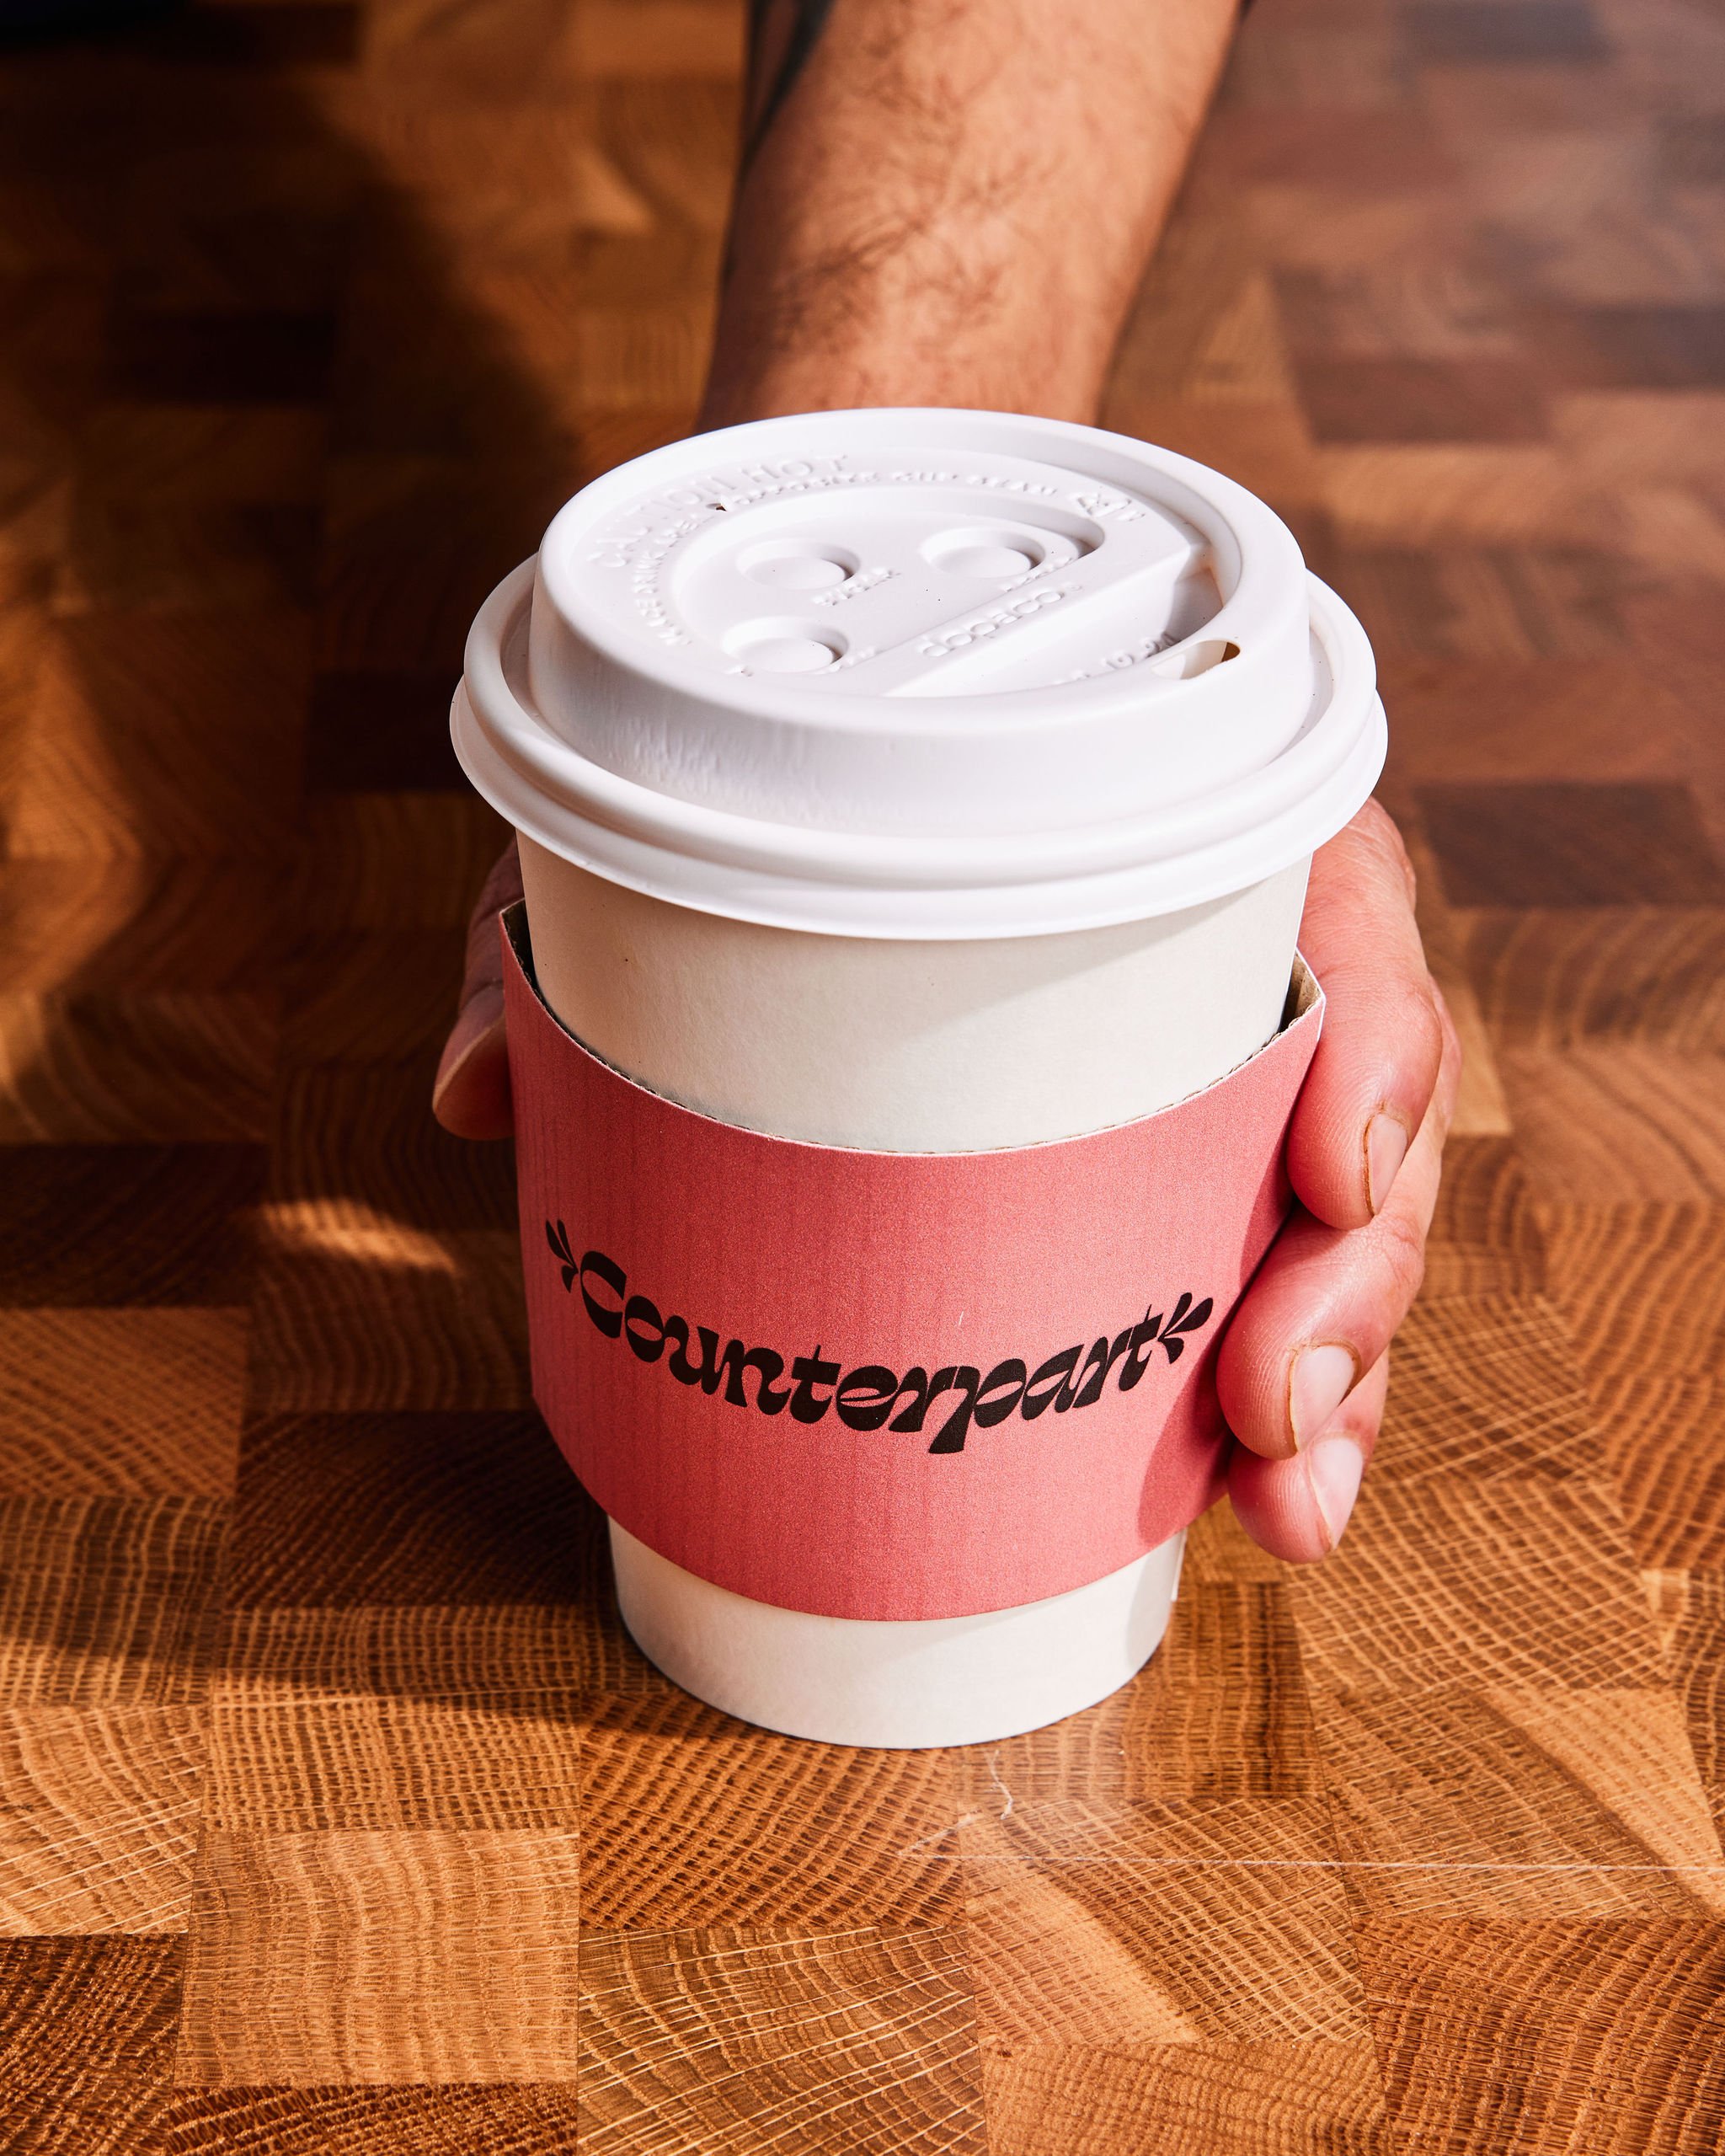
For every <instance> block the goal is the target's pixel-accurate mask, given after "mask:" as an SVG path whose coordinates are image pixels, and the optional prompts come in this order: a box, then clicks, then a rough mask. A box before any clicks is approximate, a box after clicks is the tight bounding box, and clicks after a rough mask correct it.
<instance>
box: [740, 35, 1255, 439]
mask: <svg viewBox="0 0 1725 2156" xmlns="http://www.w3.org/2000/svg"><path fill="white" fill-rule="evenodd" d="M1233 20H1234V6H1233V0H1087V3H1086V4H1084V5H1082V6H1081V7H1080V8H1075V9H1068V10H1064V11H1056V10H1050V9H1047V8H1038V7H1036V6H1034V5H1033V4H1031V0H832V4H831V5H830V7H823V5H822V4H821V0H777V4H775V5H769V6H767V7H766V8H763V9H762V10H761V17H760V19H759V21H758V23H757V31H756V40H755V52H754V56H753V61H752V72H753V80H752V81H751V85H750V124H749V127H748V130H747V136H746V146H747V153H746V156H745V165H744V170H743V177H742V179H741V182H740V188H739V191H738V197H737V201H736V205H735V209H734V221H733V229H732V236H731V246H730V254H729V262H728V265H727V271H726V276H725V282H724V295H723V300H722V304H721V308H720V317H719V324H718V336H717V340H716V345H715V350H714V356H713V373H712V377H711V383H710V386H709V389H708V398H707V402H706V405H705V407H704V409H703V413H702V424H703V425H709V426H713V425H725V424H727V423H729V421H731V420H740V419H745V418H759V417H762V416H766V415H770V414H772V413H776V412H787V411H801V410H813V409H834V408H837V407H842V406H846V405H861V404H968V405H974V406H981V407H987V408H991V409H1000V410H1023V411H1038V412H1042V413H1045V414H1049V415H1055V416H1058V417H1065V418H1071V419H1078V420H1090V419H1092V418H1093V417H1094V415H1095V409H1096V405H1097V399H1098V398H1099V396H1100V393H1101V390H1102V386H1103V377H1104V375H1105V373H1106V371H1107V368H1108V361H1109V357H1110V355H1111V353H1112V351H1113V349H1114V340H1115V338H1116V336H1117V334H1118V333H1119V327H1120V324H1121V321H1122V319H1123V318H1124V313H1125V310H1126V308H1127V307H1128V305H1129V304H1130V301H1131V297H1132V294H1133V292H1134V290H1135V286H1136V285H1137V282H1138V280H1139V277H1140V275H1141V273H1142V270H1143V268H1144V265H1145V262H1146V259H1147V257H1148V254H1149V252H1150V249H1151V247H1152V246H1153V245H1154V243H1155V241H1156V235H1157V233H1159V231H1160V230H1161V227H1162V222H1163V220H1164V218H1165V217H1166V216H1167V210H1168V206H1169V204H1170V203H1171V201H1172V199H1173V195H1174V193H1175V190H1176V189H1177V188H1178V185H1179V180H1180V175H1181V173H1182V171H1183V168H1184V165H1185V163H1186V158H1187V156H1188V152H1189V150H1190V147H1191V144H1192V140H1193V137H1194V135H1195V133H1196V131H1197V129H1198V127H1199V124H1200V122H1201V120H1202V119H1203V116H1204V109H1205V106H1206V105H1207V104H1208V102H1209V99H1210V92H1211V89H1212V88H1213V87H1214V84H1215V77H1216V74H1217V72H1218V71H1219V69H1220V65H1221V62H1222V57H1223V55H1224V53H1225V51H1226V45H1227V41H1228V37H1229V35H1230V32H1231V28H1232V24H1233Z"/></svg>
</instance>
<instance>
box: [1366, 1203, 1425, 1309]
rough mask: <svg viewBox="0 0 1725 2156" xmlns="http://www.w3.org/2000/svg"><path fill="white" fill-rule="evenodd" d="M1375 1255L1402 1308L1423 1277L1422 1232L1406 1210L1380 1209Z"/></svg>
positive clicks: (1423, 1251) (1423, 1236) (1421, 1282)
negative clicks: (1376, 1254)
mask: <svg viewBox="0 0 1725 2156" xmlns="http://www.w3.org/2000/svg"><path fill="white" fill-rule="evenodd" d="M1375 1227H1376V1228H1377V1231H1378V1255H1379V1257H1380V1259H1381V1261H1382V1264H1383V1267H1384V1271H1385V1274H1386V1277H1387V1279H1388V1281H1389V1283H1390V1286H1391V1288H1392V1289H1393V1291H1394V1292H1395V1295H1396V1297H1397V1301H1398V1303H1399V1304H1400V1306H1401V1308H1402V1309H1406V1308H1407V1305H1408V1304H1409V1303H1412V1302H1413V1298H1414V1297H1415V1296H1416V1295H1418V1292H1419V1291H1420V1287H1421V1286H1422V1284H1423V1281H1424V1279H1425V1233H1424V1231H1423V1228H1421V1226H1420V1224H1419V1222H1418V1221H1417V1220H1416V1219H1414V1218H1413V1217H1412V1216H1411V1215H1410V1214H1408V1213H1407V1212H1402V1211H1400V1210H1397V1209H1394V1208H1392V1209H1391V1211H1389V1212H1383V1213H1380V1214H1379V1216H1378V1217H1377V1220H1376V1222H1375Z"/></svg>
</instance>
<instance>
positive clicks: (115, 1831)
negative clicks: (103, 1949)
mask: <svg viewBox="0 0 1725 2156" xmlns="http://www.w3.org/2000/svg"><path fill="white" fill-rule="evenodd" d="M202 1756H203V1744H202V1731H201V1728H200V1722H199V1718H198V1716H197V1714H196V1711H195V1709H190V1708H185V1707H115V1708H100V1707H96V1708H83V1707H24V1708H11V1709H5V1710H0V1932H4V1933H10V1934H17V1935H19V1936H27V1937H45V1936H51V1935H57V1934H72V1935H76V1936H94V1935H96V1934H101V1933H105V1932H179V1931H184V1929H185V1928H186V1923H187V1919H188V1918H189V1917H190V1911H191V1886H192V1860H193V1858H194V1856H195V1854H196V1849H197V1838H198V1831H199V1823H200V1790H199V1773H200V1767H201V1764H202Z"/></svg>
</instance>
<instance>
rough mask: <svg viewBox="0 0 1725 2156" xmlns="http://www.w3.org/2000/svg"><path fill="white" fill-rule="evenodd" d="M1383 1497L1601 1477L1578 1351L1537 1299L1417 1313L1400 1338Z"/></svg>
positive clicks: (1384, 1446) (1483, 1301) (1473, 1299)
mask: <svg viewBox="0 0 1725 2156" xmlns="http://www.w3.org/2000/svg"><path fill="white" fill-rule="evenodd" d="M1393 1367H1394V1372H1395V1374H1394V1378H1393V1380H1392V1382H1391V1387H1390V1400H1389V1408H1388V1412H1387V1414H1386V1417H1385V1421H1384V1430H1383V1437H1382V1441H1381V1445H1380V1448H1379V1450H1378V1451H1377V1452H1375V1453H1374V1455H1373V1458H1372V1470H1373V1486H1374V1488H1381V1487H1382V1486H1383V1485H1384V1484H1385V1482H1386V1481H1387V1480H1390V1479H1394V1480H1395V1481H1396V1482H1397V1483H1399V1484H1413V1483H1417V1482H1422V1481H1424V1480H1426V1479H1429V1478H1430V1477H1432V1476H1436V1475H1464V1476H1466V1477H1467V1478H1468V1479H1469V1480H1471V1481H1473V1482H1489V1481H1495V1480H1498V1479H1500V1478H1502V1477H1503V1476H1506V1475H1550V1476H1555V1477H1560V1478H1561V1477H1562V1476H1564V1475H1568V1474H1577V1473H1582V1474H1585V1473H1588V1472H1589V1471H1594V1472H1597V1471H1598V1470H1599V1469H1600V1467H1601V1466H1602V1464H1603V1462H1604V1452H1603V1449H1602V1447H1601V1445H1600V1442H1599V1433H1598V1431H1597V1430H1596V1429H1595V1427H1594V1415H1593V1410H1592V1409H1591V1407H1590V1406H1589V1402H1588V1397H1587V1393H1586V1389H1585V1388H1584V1387H1583V1384H1582V1383H1581V1381H1580V1379H1579V1378H1578V1377H1577V1375H1576V1373H1575V1350H1574V1346H1573V1343H1572V1342H1571V1340H1570V1339H1569V1335H1568V1333H1567V1329H1565V1326H1564V1324H1563V1321H1562V1317H1561V1316H1560V1314H1559V1313H1558V1312H1557V1309H1556V1308H1554V1306H1553V1305H1552V1304H1551V1303H1548V1302H1546V1300H1545V1298H1544V1297H1536V1296H1525V1297H1523V1296H1509V1295H1502V1296H1450V1297H1444V1298H1442V1299H1438V1300H1431V1301H1422V1302H1420V1303H1416V1304H1415V1305H1414V1307H1413V1309H1412V1310H1411V1311H1410V1312H1409V1313H1408V1315H1407V1319H1406V1320H1405V1321H1404V1322H1403V1324H1402V1328H1401V1329H1400V1331H1399V1332H1397V1335H1396V1346H1395V1359H1394V1366H1393Z"/></svg>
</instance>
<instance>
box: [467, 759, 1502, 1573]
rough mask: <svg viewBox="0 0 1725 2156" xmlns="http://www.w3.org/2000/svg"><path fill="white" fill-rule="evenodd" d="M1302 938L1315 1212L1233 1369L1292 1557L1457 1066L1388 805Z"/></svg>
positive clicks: (1323, 1511)
mask: <svg viewBox="0 0 1725 2156" xmlns="http://www.w3.org/2000/svg"><path fill="white" fill-rule="evenodd" d="M520 896H521V864H520V863H519V861H518V860H517V859H516V855H515V847H514V845H513V844H511V845H510V848H509V850H508V852H507V853H505V854H504V855H503V857H502V859H500V860H499V862H498V863H497V864H496V866H495V867H494V869H492V871H491V874H490V875H489V877H488V878H487V880H486V883H485V887H484V889H483V891H482V892H481V893H480V895H479V900H478V904H477V905H476V906H475V907H474V909H473V920H472V922H471V923H470V924H469V927H468V930H467V978H466V980H465V981H464V982H463V983H462V1001H461V1010H460V1014H459V1015H458V1016H457V1019H456V1022H455V1025H454V1027H453V1028H452V1029H451V1033H450V1036H449V1040H448V1043H447V1045H446V1046H445V1048H444V1051H443V1057H442V1060H441V1062H440V1064H439V1066H438V1071H437V1079H436V1084H435V1092H434V1094H433V1102H432V1105H433V1108H434V1110H435V1113H436V1115H437V1119H438V1121H440V1122H441V1123H442V1125H443V1126H444V1127H445V1128H446V1130H449V1131H453V1132H454V1133H455V1134H456V1136H457V1137H469V1138H494V1137H507V1136H508V1135H509V1132H510V1127H511V1121H512V1118H511V1110H510V1090H509V1062H508V1057H507V1054H506V1051H505V1042H504V1031H503V967H502V959H501V955H500V951H499V944H498V936H497V916H498V913H499V911H500V910H501V909H502V908H503V907H505V906H507V905H509V904H510V903H511V902H512V901H514V900H515V899H517V898H519V897H520ZM1300 943H1301V946H1302V948H1303V949H1304V950H1305V952H1306V956H1307V958H1308V959H1309V960H1311V966H1312V969H1313V971H1315V972H1316V975H1317V976H1318V978H1319V979H1320V980H1321V981H1322V982H1323V985H1324V992H1325V994H1326V996H1327V998H1328V1003H1329V1008H1328V1013H1327V1019H1326V1022H1325V1026H1324V1033H1323V1038H1322V1041H1321V1042H1320V1043H1319V1046H1318V1051H1317V1054H1316V1057H1315V1058H1314V1060H1313V1062H1312V1067H1311V1073H1310V1075H1309V1076H1308V1077H1307V1078H1306V1085H1305V1089H1304V1090H1303V1091H1302V1093H1301V1094H1300V1101H1299V1105H1298V1106H1297V1107H1296V1108H1295V1113H1294V1121H1293V1125H1292V1127H1291V1129H1290V1132H1289V1140H1288V1168H1289V1174H1290V1178H1291V1180H1292V1182H1293V1185H1294V1189H1295V1195H1296V1197H1297V1198H1298V1200H1299V1201H1300V1202H1299V1203H1298V1205H1297V1206H1296V1207H1295V1212H1294V1214H1293V1216H1292V1217H1291V1218H1290V1220H1289V1222H1288V1223H1287V1225H1286V1226H1285V1227H1284V1228H1283V1230H1282V1232H1281V1233H1280V1234H1279V1236H1278V1238H1276V1241H1275V1243H1274V1244H1273V1245H1272V1247H1271V1249H1270V1251H1269V1254H1268V1256H1267V1257H1266V1258H1265V1260H1264V1261H1263V1265H1262V1266H1261V1267H1260V1268H1259V1271H1258V1275H1257V1277H1256V1278H1255V1279H1254V1280H1253V1281H1252V1286H1251V1287H1250V1289H1249V1290H1248V1291H1247V1294H1246V1296H1245V1297H1244V1298H1243V1299H1242V1302H1241V1303H1240V1306H1239V1308H1237V1310H1236V1312H1235V1313H1234V1316H1233V1319H1232V1322H1231V1324H1230V1325H1229V1328H1228V1332H1227V1336H1226V1340H1225V1341H1224V1343H1223V1346H1222V1352H1221V1358H1220V1363H1219V1365H1218V1368H1217V1384H1218V1388H1219V1391H1220V1396H1221V1403H1222V1409H1223V1412H1224V1413H1225V1414H1226V1416H1227V1419H1228V1424H1229V1426H1230V1428H1231V1430H1232V1431H1233V1432H1234V1435H1235V1438H1236V1443H1235V1445H1234V1448H1233V1452H1232V1454H1231V1458H1230V1461H1229V1470H1228V1490H1229V1495H1230V1496H1231V1499H1232V1501H1233V1505H1234V1510H1235V1511H1236V1514H1237V1515H1238V1517H1239V1518H1240V1521H1241V1522H1242V1525H1243V1526H1244V1527H1245V1528H1246V1531H1247V1533H1248V1534H1249V1535H1251V1536H1252V1538H1253V1540H1254V1541H1256V1542H1258V1543H1262V1544H1263V1547H1264V1549H1268V1550H1269V1551H1271V1552H1272V1553H1273V1554H1274V1555H1276V1556H1278V1557H1284V1558H1289V1559H1292V1560H1294V1561H1295V1563H1300V1562H1306V1561H1310V1560H1311V1559H1315V1558H1319V1557H1322V1556H1325V1555H1326V1554H1327V1553H1328V1552H1329V1551H1330V1550H1331V1549H1333V1548H1334V1547H1335V1545H1336V1543H1338V1541H1339V1540H1340V1538H1341V1534H1342V1530H1343V1527H1345V1526H1346V1525H1347V1522H1348V1514H1349V1512H1350V1511H1352V1510H1353V1506H1354V1497H1355V1495H1357V1493H1358V1491H1359V1479H1360V1476H1361V1474H1362V1473H1363V1471H1364V1469H1365V1463H1366V1462H1367V1460H1369V1459H1370V1457H1371V1452H1372V1447H1373V1446H1374V1444H1375V1442H1376V1441H1377V1434H1378V1426H1379V1424H1380V1422H1381V1420H1382V1418H1383V1412H1384V1398H1385V1393H1386V1388H1387V1385H1388V1382H1389V1345H1390V1340H1391V1335H1393V1333H1394V1332H1395V1330H1396V1329H1397V1326H1398V1325H1399V1324H1401V1322H1402V1319H1403V1318H1404V1317H1405V1316H1406V1315H1407V1307H1408V1305H1409V1303H1412V1302H1413V1297H1414V1296H1415V1294H1416V1293H1417V1292H1418V1287H1419V1283H1420V1278H1421V1276H1422V1274H1423V1271H1424V1264H1425V1257H1424V1252H1425V1237H1426V1231H1427V1229H1428V1228H1429V1226H1430V1224H1431V1217H1432V1208H1433V1206H1434V1203H1435V1202H1436V1199H1437V1193H1438V1173H1439V1158H1440V1155H1441V1153H1442V1152H1443V1145H1444V1138H1445V1134H1446V1132H1447V1131H1448V1130H1449V1127H1450V1117H1451V1115H1453V1114H1454V1112H1455V1088H1456V1083H1457V1080H1458V1078H1459V1076H1460V1073H1461V1049H1460V1047H1459V1046H1458V1044H1457V1042H1456V1039H1455V1029H1454V1027H1453V1026H1452V1025H1450V1018H1449V1014H1448V1013H1447V1011H1446V1010H1445V1008H1444V1003H1443V998H1442V997H1441V996H1440V995H1439V992H1438V989H1437V987H1436V984H1435V983H1434V982H1433V980H1432V977H1431V976H1430V974H1429V972H1428V971H1427V969H1426V963H1425V957H1424V954H1423V951H1422V950H1421V949H1420V942H1419V932H1418V928H1416V927H1415V925H1414V918H1413V870H1412V869H1410V868H1409V866H1408V863H1407V854H1406V853H1405V852H1404V851H1403V848H1402V840H1401V837H1400V835H1399V834H1398V832H1397V829H1396V827H1395V825H1394V824H1393V823H1392V822H1391V821H1390V819H1389V817H1388V816H1386V814H1385V813H1384V811H1382V810H1381V808H1379V807H1378V806H1377V805H1376V803H1375V802H1368V803H1367V805H1365V808H1363V809H1362V810H1361V811H1360V812H1359V815H1358V816H1355V818H1354V821H1353V822H1352V823H1350V824H1349V825H1348V827H1347V829H1346V830H1345V831H1343V832H1341V833H1339V835H1338V837H1335V838H1333V839H1332V840H1331V842H1330V843H1329V844H1328V845H1327V846H1325V847H1323V848H1321V849H1320V851H1319V852H1318V853H1317V854H1316V857H1315V858H1314V859H1313V862H1312V868H1311V885H1310V887H1309V889H1308V891H1307V894H1306V913H1305V918H1304V920H1303V922H1302V923H1301V928H1300ZM1308 1358H1309V1359H1308Z"/></svg>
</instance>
